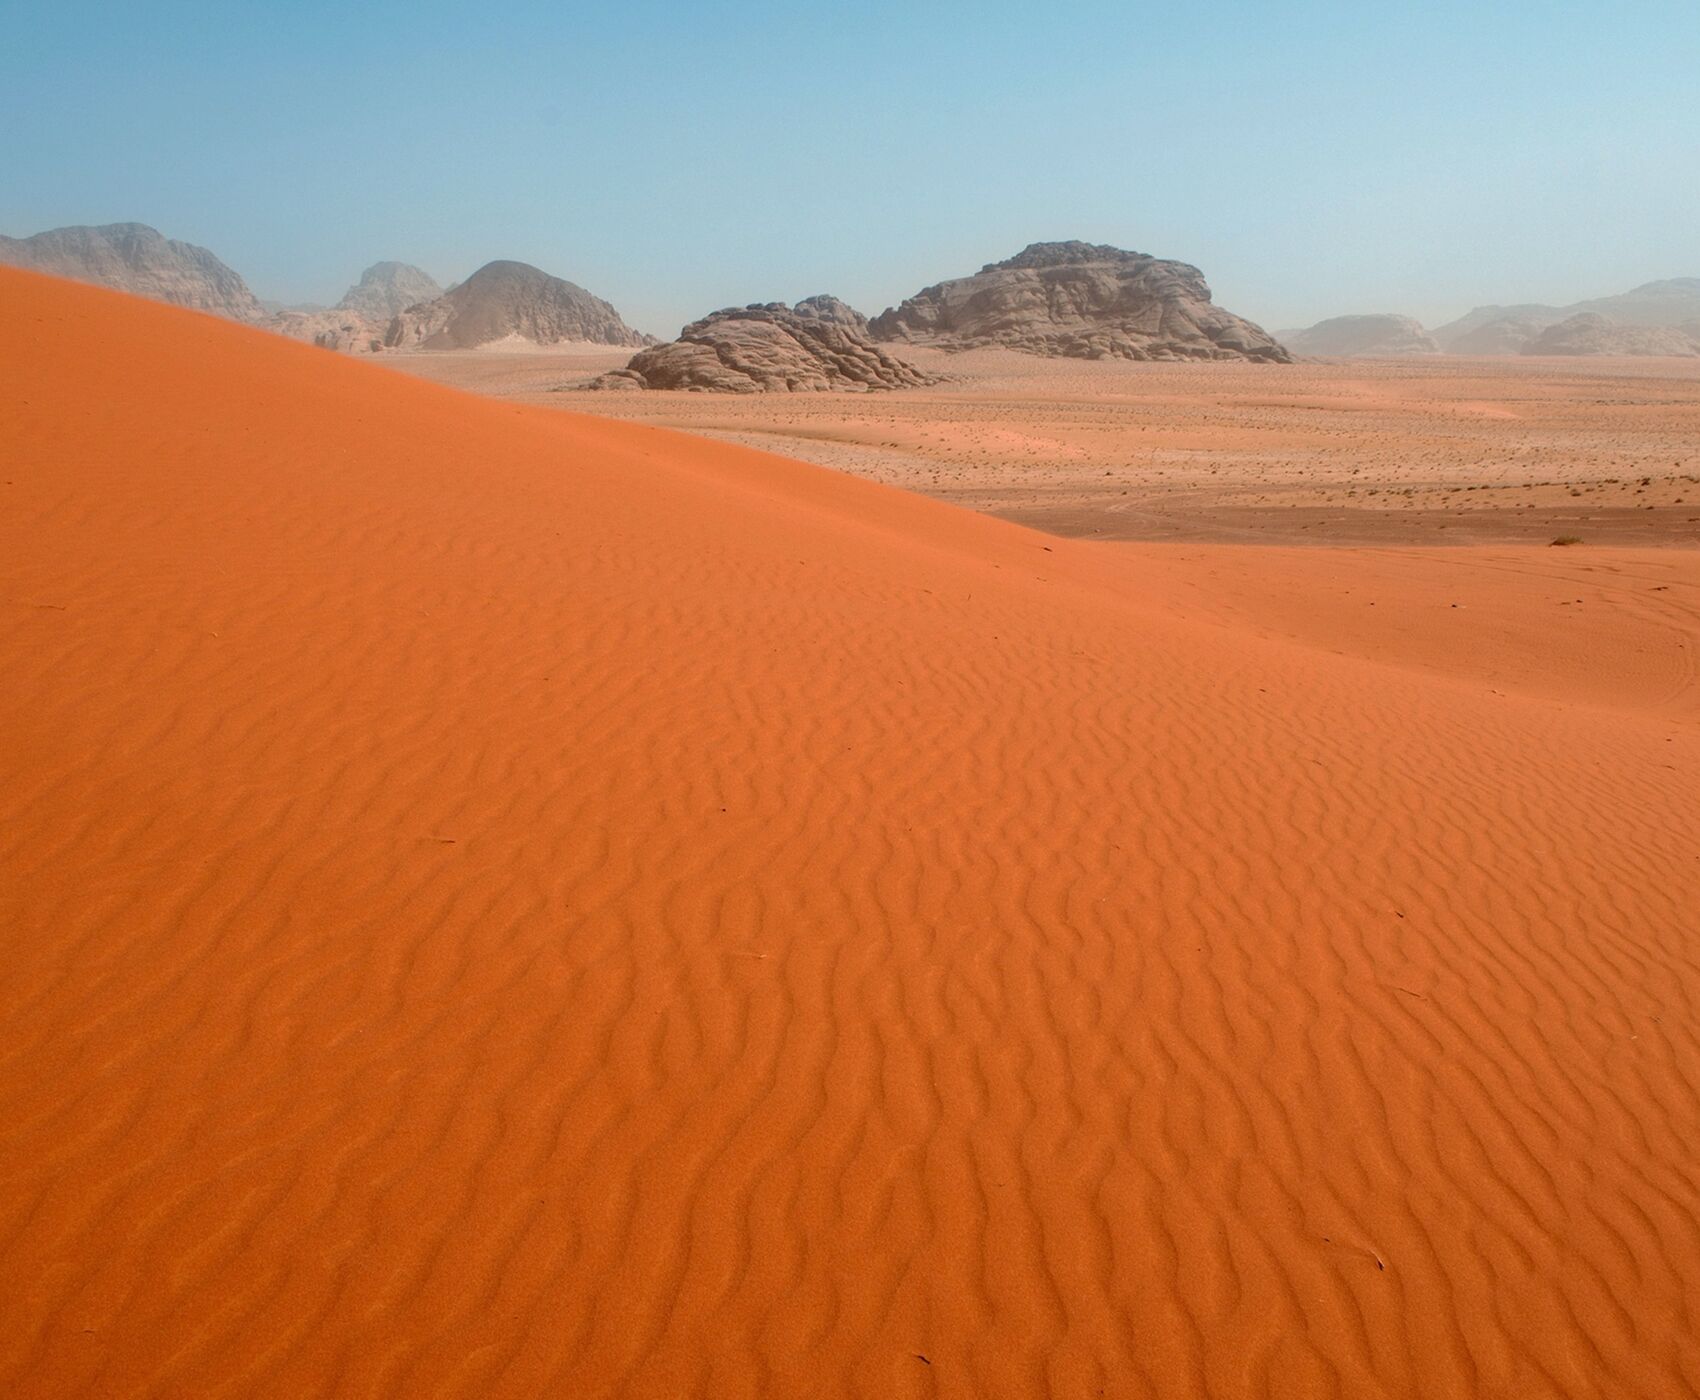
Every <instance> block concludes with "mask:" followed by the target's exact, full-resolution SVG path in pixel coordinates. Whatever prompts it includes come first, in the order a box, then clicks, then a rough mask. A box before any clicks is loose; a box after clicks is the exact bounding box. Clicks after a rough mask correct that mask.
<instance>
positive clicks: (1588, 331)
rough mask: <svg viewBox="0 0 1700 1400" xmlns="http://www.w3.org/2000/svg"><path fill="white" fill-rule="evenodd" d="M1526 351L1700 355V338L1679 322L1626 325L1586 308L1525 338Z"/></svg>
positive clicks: (1542, 353) (1530, 353) (1579, 353)
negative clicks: (1526, 339) (1671, 324)
mask: <svg viewBox="0 0 1700 1400" xmlns="http://www.w3.org/2000/svg"><path fill="white" fill-rule="evenodd" d="M1521 353H1523V354H1525V355H1684V356H1687V355H1700V341H1697V340H1696V339H1695V338H1694V337H1693V336H1692V335H1690V334H1689V333H1688V332H1687V331H1686V330H1681V329H1679V328H1678V327H1676V326H1625V325H1620V324H1619V323H1617V322H1616V321H1613V320H1611V319H1609V318H1608V317H1605V316H1601V315H1600V314H1598V313H1597V312H1593V311H1584V312H1582V313H1581V314H1580V315H1577V316H1571V317H1569V318H1568V319H1567V320H1563V321H1560V322H1559V323H1558V324H1557V325H1556V326H1548V327H1547V328H1546V329H1545V330H1543V331H1542V332H1541V333H1540V334H1539V335H1537V336H1535V337H1534V338H1533V339H1531V340H1528V341H1526V342H1524V344H1523V348H1522V352H1521Z"/></svg>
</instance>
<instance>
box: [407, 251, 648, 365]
mask: <svg viewBox="0 0 1700 1400" xmlns="http://www.w3.org/2000/svg"><path fill="white" fill-rule="evenodd" d="M498 341H511V342H513V343H516V344H530V345H558V344H560V343H562V342H563V341H588V342H591V343H593V344H597V345H634V346H635V345H645V344H649V343H651V338H650V337H648V336H644V335H640V334H639V333H638V332H637V331H634V330H633V329H632V328H631V327H630V326H628V325H627V324H626V323H625V322H624V321H622V320H621V319H620V313H619V312H617V311H616V310H614V308H613V307H612V306H610V305H609V304H608V303H607V302H605V301H603V300H602V299H601V298H600V297H596V296H592V295H591V294H590V293H589V292H587V291H585V289H584V288H583V287H579V286H575V285H574V284H573V283H571V282H566V281H563V280H562V279H561V278H559V277H551V276H550V275H549V274H548V273H546V272H542V271H540V270H539V269H537V268H535V267H532V266H530V265H529V264H526V263H519V262H492V263H486V264H485V265H484V266H483V267H481V268H479V269H478V271H477V272H475V273H473V274H472V276H470V277H468V278H467V279H466V281H464V282H462V283H461V284H460V285H459V286H457V287H454V288H452V289H451V290H449V291H447V292H444V293H443V294H442V295H441V296H439V297H436V298H434V299H432V300H430V301H426V302H421V303H419V304H417V305H415V306H410V307H408V308H407V309H406V310H405V311H403V312H401V313H400V314H399V315H397V316H395V317H394V318H393V319H392V320H391V321H390V323H389V327H388V329H387V330H386V331H385V333H384V344H385V345H386V346H387V347H389V348H391V349H420V350H471V349H474V348H476V347H478V346H480V345H490V344H492V343H494V342H498Z"/></svg>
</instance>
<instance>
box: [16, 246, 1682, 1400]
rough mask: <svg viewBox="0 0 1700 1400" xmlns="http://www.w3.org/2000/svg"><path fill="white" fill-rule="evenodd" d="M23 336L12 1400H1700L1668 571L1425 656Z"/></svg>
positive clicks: (254, 338)
mask: <svg viewBox="0 0 1700 1400" xmlns="http://www.w3.org/2000/svg"><path fill="white" fill-rule="evenodd" d="M0 356H3V357H4V372H5V386H6V388H5V394H6V401H5V412H4V415H3V416H0V449H3V455H4V464H5V465H4V470H3V477H4V485H0V492H4V495H3V496H0V500H3V501H4V509H3V511H0V619H3V620H4V627H5V640H4V652H3V656H4V660H5V667H4V671H3V673H0V675H3V679H0V760H3V763H4V773H5V782H4V784H3V786H0V842H3V860H4V864H3V867H0V878H3V886H0V897H3V904H0V915H3V921H4V927H5V930H6V948H7V957H6V960H5V965H4V973H3V975H0V998H3V1001H0V1122H3V1123H4V1125H5V1131H4V1133H3V1135H0V1181H3V1182H4V1191H3V1193H0V1300H3V1303H0V1392H3V1393H5V1394H6V1395H8V1396H18V1397H25V1396H29V1397H33V1396H42V1397H47V1396H52V1397H65V1396H78V1395H98V1396H132V1395H134V1396H141V1395H146V1396H185V1397H187V1396H194V1397H203V1396H221V1395H230V1396H244V1397H247V1396H278V1397H285V1396H289V1397H295V1396H303V1395H320V1394H335V1395H355V1396H365V1395H387V1396H398V1397H402V1396H406V1397H418V1396H439V1395H466V1396H479V1397H487V1396H508V1395H512V1396H532V1395H562V1396H575V1397H577V1396H612V1395H630V1396H644V1397H647V1396H675V1395H701V1396H714V1397H726V1396H734V1397H736V1396H753V1395H776V1396H841V1395H866V1396H882V1397H884V1396H922V1395H944V1396H976V1397H982V1396H1009V1397H1018V1396H1020V1397H1025V1396H1036V1395H1047V1394H1050V1395H1057V1396H1068V1397H1073V1396H1090V1395H1097V1394H1104V1395H1112V1396H1134V1397H1148V1398H1149V1400H1156V1397H1164V1400H1167V1398H1168V1397H1175V1396H1206V1395H1208V1396H1211V1397H1240V1396H1247V1397H1251V1396H1256V1397H1263V1396H1295V1397H1296V1396H1317V1395H1321V1396H1331V1395H1332V1396H1343V1397H1354V1400H1355V1398H1356V1397H1381V1396H1410V1397H1418V1396H1421V1397H1425V1400H1434V1397H1442V1396H1475V1395H1480V1396H1495V1397H1513V1396H1514V1397H1519V1398H1520V1400H1528V1398H1529V1397H1546V1396H1566V1397H1570V1396H1591V1397H1608V1396H1609V1397H1613V1398H1614V1400H1616V1397H1649V1400H1652V1398H1653V1397H1657V1398H1658V1400H1667V1398H1668V1397H1675V1396H1681V1395H1686V1394H1692V1393H1694V1392H1695V1391H1696V1390H1700V1154H1697V1153H1696V1151H1695V1144H1696V1142H1700V1021H1697V1018H1696V1007H1697V1005H1700V931H1697V920H1700V915H1697V911H1700V838H1697V835H1696V833H1697V832H1700V724H1697V723H1696V718H1695V710H1694V707H1693V705H1692V703H1691V701H1692V697H1693V681H1694V670H1693V657H1694V654H1695V653H1694V650H1693V648H1694V645H1695V639H1696V632H1697V627H1696V625H1695V621H1694V613H1695V606H1694V605H1695V596H1696V595H1695V585H1696V582H1697V580H1696V574H1695V571H1694V569H1693V568H1692V567H1691V566H1689V565H1687V564H1685V563H1677V564H1674V565H1672V569H1673V571H1674V572H1673V575H1672V576H1671V577H1669V578H1663V579H1662V581H1661V582H1658V583H1655V582H1653V581H1652V580H1651V578H1650V577H1648V578H1638V579H1637V580H1635V581H1633V584H1630V583H1623V584H1618V585H1613V587H1615V588H1616V592H1613V587H1607V586H1606V584H1605V581H1604V580H1601V581H1600V586H1599V587H1597V588H1596V589H1595V590H1594V591H1593V592H1590V593H1587V594H1577V595H1576V596H1578V597H1586V598H1587V599H1588V601H1587V602H1585V603H1584V604H1583V605H1582V608H1581V611H1580V613H1578V612H1577V611H1576V609H1575V608H1574V607H1570V608H1566V609H1564V610H1563V615H1564V621H1563V622H1562V624H1560V623H1559V622H1557V621H1553V622H1552V623H1551V626H1552V627H1553V628H1555V629H1557V628H1560V627H1562V628H1564V629H1569V630H1568V631H1564V632H1563V633H1562V634H1559V633H1557V632H1555V635H1562V636H1563V638H1564V641H1563V645H1562V646H1561V647H1559V648H1557V649H1551V648H1543V647H1542V646H1540V644H1539V626H1540V624H1539V622H1538V619H1539V617H1542V616H1547V615H1548V614H1549V613H1550V614H1553V615H1556V614H1557V613H1558V612H1559V611H1560V609H1559V607H1558V601H1557V600H1556V598H1553V597H1549V596H1547V595H1546V594H1545V593H1544V592H1542V591H1541V590H1540V589H1539V588H1537V587H1535V585H1533V584H1528V583H1516V582H1508V583H1507V584H1506V585H1505V586H1503V587H1501V586H1500V585H1499V584H1498V583H1496V581H1495V576H1494V575H1493V574H1492V573H1491V571H1489V570H1486V569H1485V568H1484V569H1482V570H1481V572H1480V577H1479V578H1477V579H1476V581H1475V583H1474V584H1473V585H1472V587H1473V588H1474V592H1473V594H1472V598H1471V603H1472V608H1471V610H1470V614H1469V615H1470V619H1471V620H1470V621H1468V622H1460V621H1459V613H1460V611H1463V610H1455V609H1452V608H1451V607H1450V601H1457V600H1449V601H1448V604H1447V606H1446V607H1445V608H1442V609H1431V608H1430V607H1429V604H1430V603H1431V602H1432V601H1434V600H1433V599H1432V598H1430V597H1429V596H1428V594H1427V593H1425V592H1424V591H1423V589H1424V587H1426V585H1424V584H1423V583H1422V582H1421V579H1422V577H1426V576H1421V575H1420V570H1418V568H1417V566H1416V565H1414V564H1412V565H1408V566H1407V565H1404V564H1400V563H1399V562H1398V561H1397V559H1392V560H1391V562H1390V559H1389V557H1386V556H1377V557H1376V558H1372V559H1370V560H1369V562H1368V563H1367V564H1366V568H1368V569H1370V571H1371V574H1372V575H1373V578H1374V580H1375V586H1376V587H1377V588H1379V589H1381V590H1382V592H1381V594H1379V595H1378V597H1377V602H1378V606H1379V605H1380V603H1381V601H1382V599H1383V598H1385V599H1386V600H1387V601H1388V603H1390V604H1393V605H1396V606H1403V611H1402V613H1401V622H1402V627H1403V630H1402V631H1401V632H1398V633H1396V634H1395V633H1390V634H1387V635H1384V634H1383V633H1382V632H1381V631H1380V630H1379V629H1377V628H1373V627H1370V626H1368V625H1367V624H1366V623H1365V622H1363V621H1362V620H1361V619H1359V618H1357V617H1356V615H1355V614H1353V613H1350V612H1349V611H1348V609H1347V608H1346V606H1345V605H1344V604H1343V603H1338V602H1336V603H1332V604H1330V605H1329V606H1328V607H1322V606H1320V604H1319V603H1318V601H1317V600H1319V599H1321V598H1322V597H1323V596H1324V595H1325V594H1327V593H1328V590H1329V589H1331V588H1333V587H1335V586H1336V585H1340V586H1350V585H1349V584H1342V583H1341V580H1340V579H1339V578H1338V577H1335V576H1325V577H1319V576H1317V575H1315V574H1314V573H1313V572H1307V569H1308V568H1309V567H1310V566H1307V565H1303V564H1302V563H1295V562H1293V560H1292V558H1291V556H1290V555H1289V554H1288V553H1285V552H1281V551H1271V552H1260V551H1258V550H1255V549H1243V550H1239V551H1235V550H1231V549H1223V550H1220V551H1218V552H1217V553H1216V554H1215V555H1214V557H1213V558H1212V559H1210V560H1205V559H1204V555H1203V553H1202V552H1200V551H1197V550H1193V551H1189V552H1188V554H1189V557H1187V558H1184V559H1177V557H1176V556H1175V555H1171V554H1165V553H1164V552H1163V550H1162V549H1160V548H1157V547H1151V546H1146V547H1142V548H1135V547H1129V546H1105V545H1093V544H1089V543H1084V542H1078V541H1066V540H1060V539H1053V538H1050V537H1046V536H1042V535H1038V534H1034V533H1030V532H1028V531H1026V530H1024V529H1022V528H1019V527H1017V526H1014V525H1010V524H1007V523H1003V522H1000V521H995V520H991V519H987V518H983V517H979V516H975V515H971V514H967V513H965V512H962V511H959V510H956V509H953V508H951V507H949V506H946V505H942V504H939V503H936V502H932V501H927V500H923V499H920V498H918V497H913V496H908V495H904V494H901V493H899V492H896V491H894V490H891V489H888V488H884V487H881V486H878V485H875V484H871V483H868V482H865V481H861V480H858V479H854V478H850V477H846V476H841V475H836V474H834V473H832V472H829V471H825V470H821V469H818V468H813V467H807V466H803V465H800V464H797V463H794V462H789V461H785V460H782V459H779V458H773V457H766V456H762V455H760V454H757V453H754V452H751V451H748V450H744V449H742V448H738V447H735V446H731V445H727V444H722V443H713V442H707V441H703V440H697V439H692V438H688V437H683V436H679V435H676V434H673V433H669V432H666V431H663V430H658V429H652V428H646V427H642V426H637V425H633V424H624V423H613V422H606V421H599V420H597V419H593V418H588V417H582V416H579V415H576V414H568V413H561V412H554V411H546V410H538V409H532V408H522V407H515V406H512V405H507V404H502V403H498V402H493V401H488V400H480V399H475V398H471V397H467V396H463V395H461V394H457V393H454V392H451V391H447V390H444V389H440V388H438V387H435V386H432V385H430V384H427V383H424V382H421V381H417V380H413V379H408V378H404V377H402V376H399V375H396V374H394V373H393V372H389V371H386V370H384V369H382V368H377V367H373V366H370V365H366V364H361V363H356V362H353V361H350V360H346V359H341V358H338V357H335V356H332V355H329V354H326V353H323V352H320V351H315V350H312V349H309V348H306V347H300V346H295V345H292V344H290V343H287V342H284V341H281V340H278V339H275V338H272V337H268V336H264V335H262V334H259V333H256V332H253V331H249V330H245V329H242V328H240V327H236V326H233V325H229V324H226V323H223V322H220V321H216V320H212V319H209V318H204V317H198V316H194V315H191V314H188V313H184V312H179V311H174V310H171V309H168V308H164V307H159V306H154V305H150V304H146V303H143V302H139V301H133V300H128V299H125V298H121V297H117V296H114V295H112V294H109V293H105V292H101V291H97V290H93V289H90V288H85V287H78V286H72V285H69V284H64V283H59V282H53V281H50V280H47V279H42V278H35V277H31V276H29V275H27V274H22V273H16V272H4V273H0ZM1578 554H1580V551H1571V552H1566V551H1552V552H1551V553H1550V554H1541V553H1540V552H1539V551H1524V552H1522V553H1521V554H1518V553H1517V552H1516V551H1505V552H1504V555H1505V557H1507V558H1510V559H1512V560H1513V561H1514V562H1516V561H1517V560H1521V561H1523V562H1525V563H1529V562H1538V563H1539V565H1540V567H1543V568H1544V567H1549V564H1548V561H1549V560H1552V561H1555V562H1553V563H1552V564H1551V565H1550V567H1559V564H1558V563H1557V562H1556V561H1557V560H1558V559H1559V557H1560V556H1561V555H1562V556H1565V559H1566V560H1567V561H1568V560H1569V559H1571V558H1573V557H1574V556H1575V555H1578ZM1537 556H1538V559H1537ZM1349 557H1350V556H1349V555H1347V554H1345V553H1344V552H1342V553H1340V554H1338V555H1335V556H1334V558H1335V559H1336V561H1338V560H1340V559H1346V558H1349ZM1670 557H1672V558H1680V557H1681V556H1678V555H1672V556H1670ZM1613 561H1614V556H1611V555H1608V554H1605V553H1603V552H1600V553H1595V554H1594V555H1593V556H1592V558H1591V559H1589V560H1586V561H1580V562H1586V563H1589V564H1599V563H1612V562H1613ZM1617 562H1618V563H1620V564H1621V565H1622V566H1623V567H1624V568H1626V569H1627V568H1637V567H1641V565H1640V564H1638V563H1637V562H1636V558H1635V556H1633V555H1629V554H1626V555H1625V556H1623V557H1622V559H1619V560H1617ZM1575 566H1576V565H1573V564H1572V563H1571V562H1565V563H1563V565H1562V567H1564V568H1571V567H1575ZM1471 567H1474V566H1471ZM1212 569H1214V570H1216V571H1217V572H1218V573H1219V574H1221V575H1222V576H1223V577H1222V578H1220V579H1217V580H1216V581H1214V582H1213V581H1212V579H1211V575H1210V571H1211V570H1212ZM1506 578H1507V579H1508V580H1511V579H1512V578H1513V575H1512V574H1511V573H1507V575H1506ZM1543 586H1544V585H1543ZM1656 588H1662V589H1664V590H1665V591H1662V592H1658V593H1657V594H1656V595H1654V596H1656V598H1657V599H1659V600H1669V599H1670V598H1671V595H1672V594H1675V595H1676V598H1677V601H1676V602H1674V603H1671V604H1670V605H1669V606H1666V604H1665V603H1664V602H1659V603H1656V604H1655V603H1654V602H1652V601H1649V600H1648V599H1647V598H1646V597H1643V593H1651V591H1652V590H1654V589H1656ZM1307 590H1308V591H1307ZM1307 598H1309V599H1310V600H1311V602H1310V603H1306V601H1305V600H1306V599H1307ZM1614 598H1615V599H1617V600H1618V601H1617V602H1616V603H1614V602H1613V601H1612V600H1613V599H1614ZM1401 600H1405V603H1408V606H1405V605H1402V604H1401ZM1683 608H1686V609H1687V612H1686V618H1687V622H1686V623H1685V622H1683V620H1682V618H1683V616H1684V613H1683ZM1614 609H1615V610H1616V612H1615V613H1614ZM1496 610H1497V611H1496ZM1617 614H1624V615H1630V614H1632V615H1633V616H1632V621H1633V623H1634V627H1636V628H1639V629H1641V630H1639V631H1636V632H1635V633H1634V635H1635V638H1636V639H1637V642H1638V643H1639V644H1641V645H1643V646H1645V647H1646V648H1649V649H1650V651H1649V652H1648V654H1647V655H1646V656H1642V657H1641V660H1640V661H1639V662H1638V663H1637V665H1638V666H1639V668H1640V669H1637V670H1634V671H1633V672H1632V673H1625V675H1626V678H1625V679H1622V680H1621V681H1620V682H1617V683H1610V684H1605V685H1603V686H1602V685H1601V684H1600V682H1599V678H1598V675H1597V674H1593V673H1597V672H1600V671H1607V670H1612V669H1613V668H1615V667H1616V665H1617V660H1616V657H1617V653H1616V652H1610V651H1608V652H1606V653H1604V654H1596V653H1594V652H1592V651H1591V649H1590V647H1589V646H1588V645H1587V644H1586V643H1585V642H1583V641H1579V640H1578V639H1580V638H1585V637H1587V636H1590V635H1591V636H1592V637H1594V638H1595V639H1596V640H1601V641H1603V640H1604V639H1606V638H1609V637H1617V636H1620V635H1621V634H1620V633H1619V632H1618V631H1617V630H1616V629H1615V627H1614V624H1613V617H1614V616H1615V615H1617ZM1508 619H1509V620H1508ZM1496 628H1497V629H1499V630H1498V631H1496V630H1495V629H1496ZM1283 634H1285V635H1283ZM1502 635H1503V636H1510V637H1511V638H1512V641H1511V642H1508V643H1506V644H1504V645H1499V646H1496V645H1495V644H1494V642H1493V638H1494V637H1496V636H1502ZM1519 639H1521V640H1519ZM1623 645H1624V646H1629V645H1631V644H1629V643H1625V644H1623ZM1637 655H1639V653H1637ZM1591 657H1592V658H1593V659H1590V658H1591ZM1685 657H1686V658H1687V659H1686V660H1684V658H1685ZM1567 658H1572V659H1569V660H1567ZM1490 663H1491V665H1492V666H1493V667H1495V668H1497V670H1495V672H1494V674H1491V675H1490V674H1488V672H1487V669H1486V668H1487V667H1488V666H1489V665H1490ZM1685 665H1686V666H1687V667H1688V669H1687V670H1686V671H1685V670H1683V667H1684V666H1685Z"/></svg>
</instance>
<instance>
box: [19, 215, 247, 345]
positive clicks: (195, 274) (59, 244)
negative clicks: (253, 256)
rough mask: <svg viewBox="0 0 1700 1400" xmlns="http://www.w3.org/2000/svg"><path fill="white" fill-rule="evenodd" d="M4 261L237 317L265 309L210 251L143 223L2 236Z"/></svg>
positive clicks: (237, 318) (237, 276)
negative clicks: (25, 235) (25, 236)
mask: <svg viewBox="0 0 1700 1400" xmlns="http://www.w3.org/2000/svg"><path fill="white" fill-rule="evenodd" d="M0 263H10V264H12V265H13V266H14V267H24V268H29V269H30V270H31V271H33V272H46V273H50V274H52V275H53V276H55V277H69V278H72V279H74V280H75V281H78V282H93V283H95V284H96V285H98V286H102V287H111V288H113V289H114V290H115V291H120V292H129V293H131V294H132V295H134V296H140V297H148V298H150V299H152V300H153V301H163V302H169V303H170V304H171V305H173V306H186V307H189V308H190V309H191V310H194V311H209V312H211V313H213V314H214V315H216V316H227V317H229V318H230V319H231V320H233V321H248V322H258V321H263V320H264V319H265V316H266V312H265V309H264V308H263V307H261V305H260V303H259V301H258V299H257V298H256V297H255V296H254V294H253V292H251V291H249V290H248V284H247V283H246V282H244V281H243V280H242V278H241V277H240V276H239V275H238V274H237V273H236V272H235V271H234V270H232V269H231V268H229V267H227V266H225V264H224V263H222V262H220V261H219V260H218V258H216V257H215V256H213V254H212V253H210V252H208V251H207V250H206V249H205V248H200V247H197V246H196V245H195V244H193V243H183V242H180V241H178V240H177V239H175V238H167V237H165V235H164V234H162V233H160V232H159V230H158V229H153V228H149V227H148V226H147V225H146V224H101V225H98V226H89V225H75V226H72V227H69V228H56V229H49V230H48V231H47V232H45V233H37V234H34V235H32V236H31V237H29V238H5V237H0Z"/></svg>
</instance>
